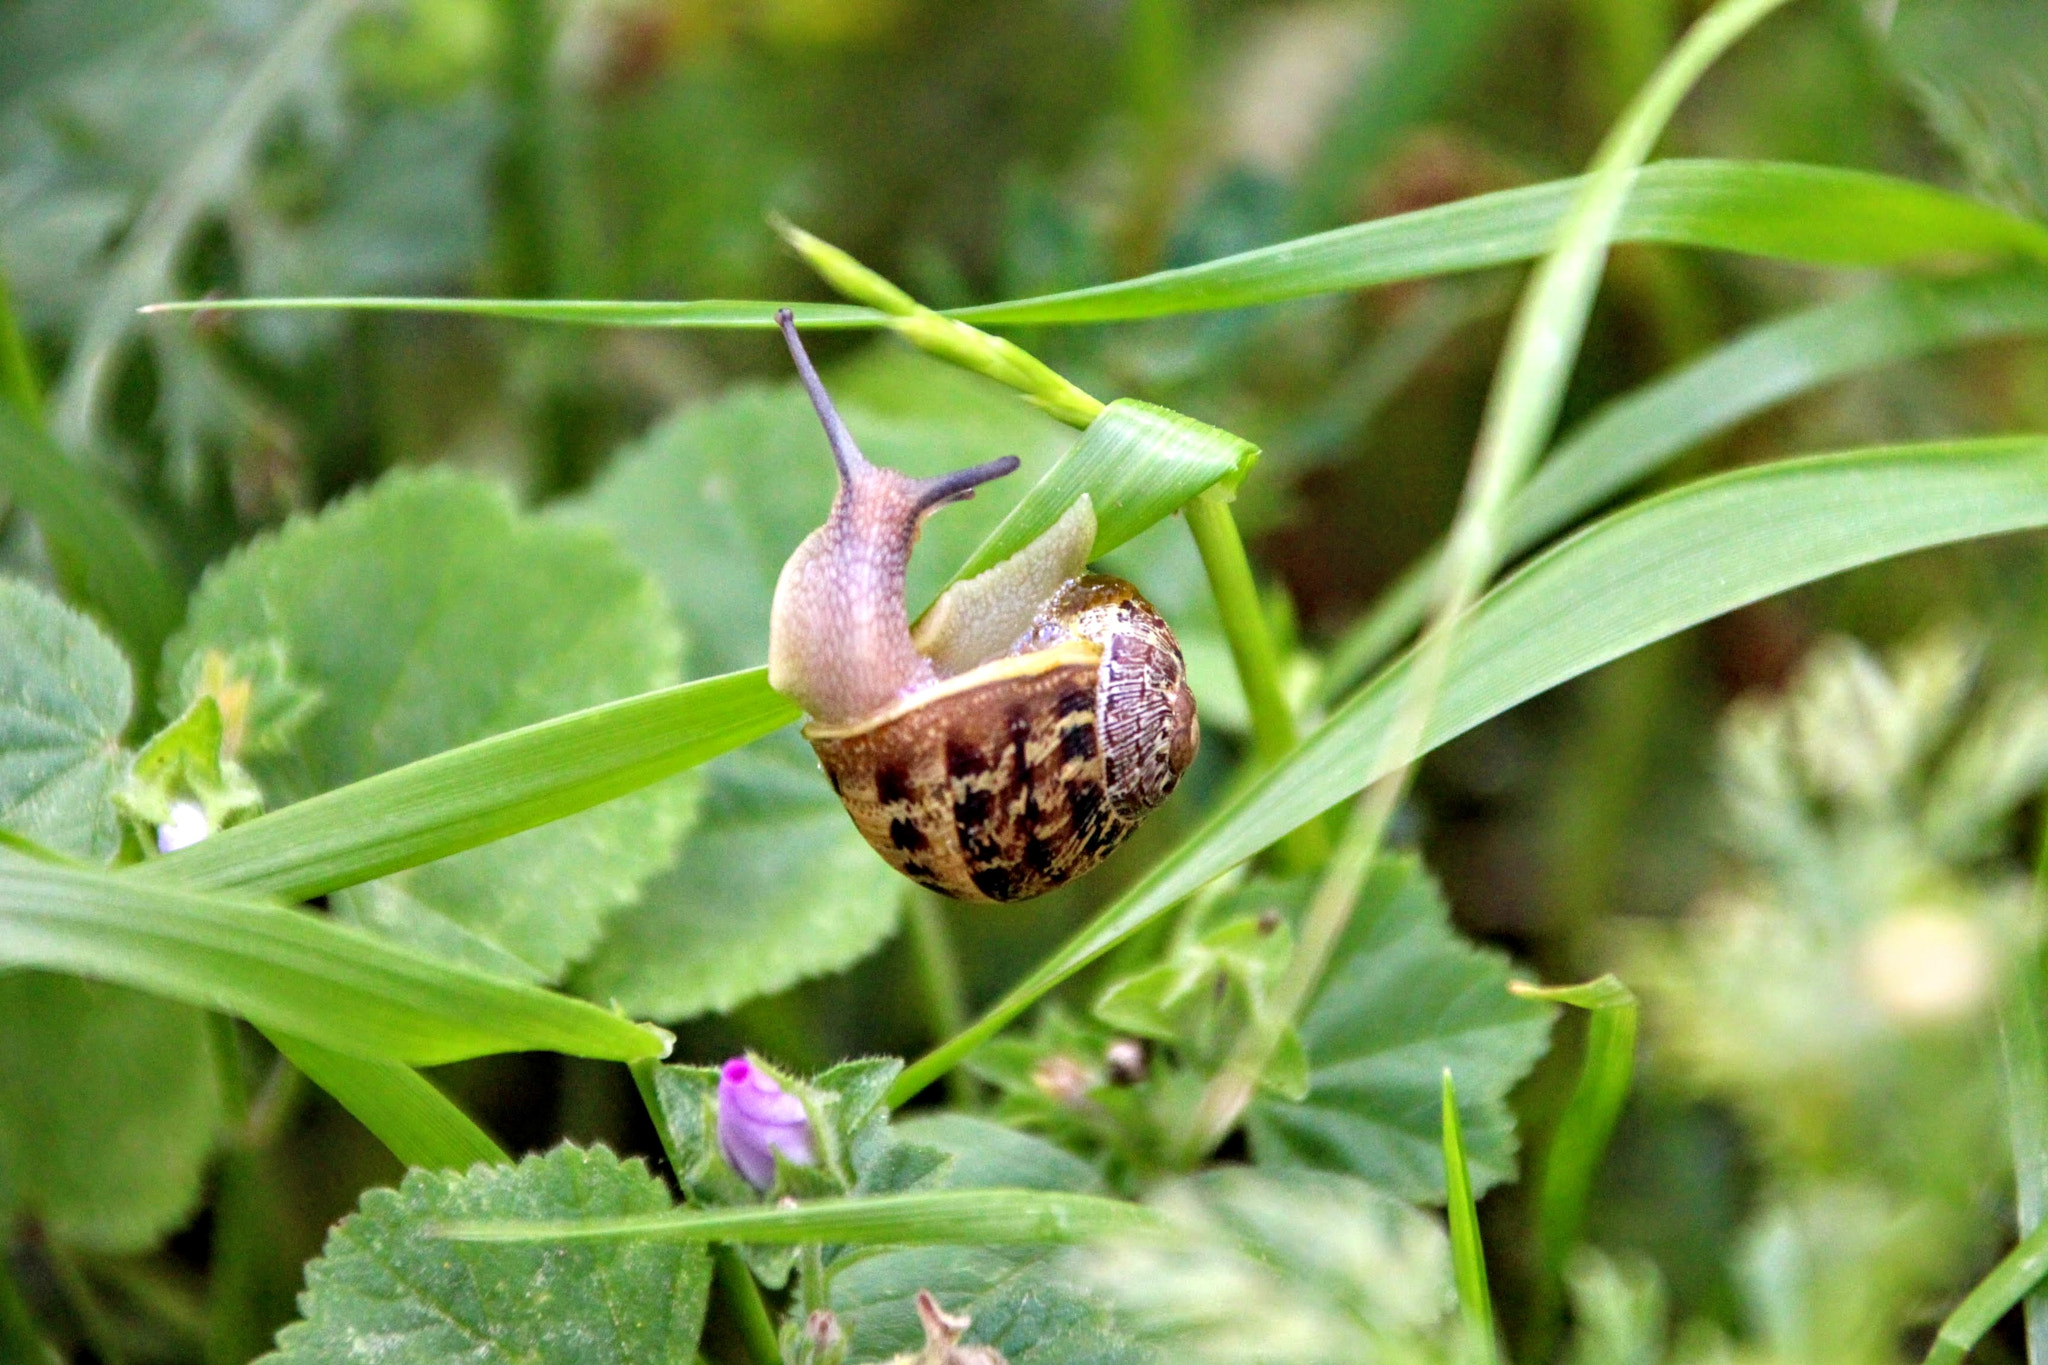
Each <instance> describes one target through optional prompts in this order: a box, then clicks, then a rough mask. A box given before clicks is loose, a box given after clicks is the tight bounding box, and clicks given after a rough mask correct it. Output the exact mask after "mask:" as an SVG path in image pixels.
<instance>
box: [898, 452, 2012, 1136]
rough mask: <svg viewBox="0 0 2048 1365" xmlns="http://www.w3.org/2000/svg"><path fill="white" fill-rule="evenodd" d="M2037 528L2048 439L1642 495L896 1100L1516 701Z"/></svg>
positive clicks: (1170, 858) (1234, 805) (1223, 824)
mask: <svg viewBox="0 0 2048 1365" xmlns="http://www.w3.org/2000/svg"><path fill="white" fill-rule="evenodd" d="M2044 525H2048V437H2039V436H2034V437H2005V438H1998V439H1992V440H1978V441H1951V442H1938V443H1934V444H1929V445H1921V446H1902V447H1890V448H1880V449H1875V450H1864V451H1850V452H1845V453H1841V454H1834V455H1823V456H1810V457H1807V458H1803V459H1797V460H1785V461H1782V462H1779V463H1777V464H1772V465H1766V466H1760V467H1755V468H1749V469H1742V470H1737V471H1735V472H1733V473H1729V474H1724V475H1720V476H1718V477H1715V478H1711V479H1704V480H1700V481H1699V482H1696V483H1692V484H1688V485H1686V486H1684V487H1682V488H1678V489H1674V490H1673V491H1671V492H1669V493H1666V494H1663V495H1661V496H1659V497H1655V498H1649V499H1646V500H1644V501H1642V502H1639V503H1636V504H1633V505H1631V506H1629V507H1627V508H1624V509H1622V510H1621V511H1619V512H1616V513H1614V514H1612V515H1610V516H1608V517H1606V518H1604V519H1603V520H1601V521H1599V522H1596V523H1594V524H1593V525H1592V526H1589V527H1588V528H1586V529H1585V530H1583V531H1581V532H1579V533H1578V534H1577V535H1575V536H1573V537H1571V538H1570V539H1567V540H1565V541H1563V542H1562V543H1560V544H1559V545H1557V546H1556V547H1554V548H1553V549H1551V550H1548V551H1546V552H1545V553H1544V554H1542V555H1540V556H1538V557H1537V558H1536V559H1534V560H1532V561H1530V563H1528V564H1527V565H1525V566H1524V567H1523V568H1521V569H1520V570H1518V571H1517V572H1515V573H1514V574H1513V575H1512V576H1510V577H1509V578H1508V579H1507V580H1505V581H1504V582H1503V583H1501V584H1500V585H1499V586H1498V587H1496V588H1495V589H1494V590H1493V591H1492V592H1490V593H1489V594H1488V595H1487V596H1486V597H1485V598H1483V599H1481V601H1480V602H1479V603H1478V604H1477V605H1476V606H1475V607H1474V608H1473V610H1472V611H1471V613H1470V614H1469V620H1468V621H1467V622H1466V623H1465V624H1464V626H1463V629H1462V630H1461V631H1460V632H1459V638H1458V641H1457V644H1456V647H1455V649H1454V651H1453V656H1452V659H1451V663H1450V666H1449V669H1448V671H1447V675H1446V683H1445V687H1444V692H1443V696H1442V698H1441V700H1440V702H1439V704H1438V706H1437V707H1436V708H1435V710H1434V712H1433V714H1432V715H1431V717H1430V720H1429V724H1428V727H1427V728H1426V730H1425V731H1424V732H1423V734H1422V736H1421V738H1420V741H1419V742H1418V743H1417V744H1416V745H1415V746H1414V747H1413V749H1412V750H1409V751H1405V752H1403V751H1396V752H1394V753H1391V754H1388V753H1384V752H1383V746H1382V745H1381V744H1380V743H1379V742H1378V740H1379V739H1380V737H1381V736H1383V735H1384V733H1385V732H1386V730H1387V728H1388V727H1389V726H1390V725H1391V724H1392V723H1393V721H1394V713H1395V709H1396V707H1397V705H1398V702H1399V698H1400V696H1401V692H1402V689H1403V688H1404V686H1405V685H1406V679H1407V675H1408V671H1409V669H1410V667H1412V662H1413V661H1412V658H1404V659H1402V660H1400V661H1398V662H1396V663H1395V664H1394V665H1393V666H1391V667H1389V668H1387V669H1385V670H1383V671H1382V672H1381V674H1380V675H1379V676H1378V677H1377V678H1375V679H1374V680H1373V682H1372V683H1370V684H1369V685H1367V686H1366V687H1365V688H1363V689H1361V690H1360V691H1359V692H1358V693H1357V694H1356V695H1354V696H1353V697H1351V699H1350V700H1348V701H1347V702H1346V703H1345V704H1344V705H1343V706H1341V707H1340V708H1338V709H1337V710H1336V711H1335V712H1333V713H1332V714H1331V715H1330V717H1329V718H1328V719H1327V720H1326V721H1324V723H1323V724H1322V725H1321V726H1320V727H1319V728H1318V729H1317V730H1316V731H1315V732H1314V733H1313V734H1311V735H1309V736H1308V737H1307V738H1306V739H1304V740H1303V741H1302V744H1301V746H1300V747H1299V748H1297V749H1296V750H1295V751H1294V752H1293V753H1292V754H1290V755H1288V757H1287V759H1286V760H1285V761H1283V762H1282V763H1281V764H1280V765H1279V766H1278V767H1276V768H1274V769H1272V770H1271V771H1269V772H1267V773H1264V774H1262V775H1261V776H1260V777H1259V778H1258V780H1257V781H1255V782H1253V783H1252V784H1250V785H1249V786H1248V787H1246V788H1245V789H1244V790H1243V791H1241V792H1240V793H1238V794H1237V795H1236V796H1235V797H1233V798H1232V799H1230V800H1229V801H1227V802H1225V803H1224V804H1223V805H1222V806H1221V807H1219V808H1218V809H1217V811H1216V812H1215V813H1214V814H1213V815H1212V816H1211V817H1210V818H1209V819H1208V820H1207V821H1206V822H1204V824H1203V825H1202V827H1201V828H1200V829H1198V830H1196V831H1194V832H1193V833H1191V834H1190V835H1189V836H1188V837H1187V838H1186V839H1184V840H1183V841H1182V842H1181V843H1180V844H1179V845H1177V846H1176V847H1175V849H1174V850H1173V852H1172V853H1170V854H1168V855H1167V856H1166V857H1165V858H1163V859H1161V860H1160V862H1159V863H1158V864H1157V865H1156V866H1154V867H1153V868H1152V869H1151V870H1150V871H1148V872H1147V873H1146V874H1145V875H1144V876H1142V877H1140V878H1139V879H1138V880H1137V882H1136V883H1134V884H1133V885H1132V886H1131V887H1130V888H1129V889H1128V890H1126V891H1125V892H1124V894H1123V895H1122V896H1121V897H1119V898H1118V899H1117V900H1116V901H1115V902H1114V903H1112V904H1111V905H1110V906H1109V907H1107V908H1106V909H1105V910H1104V911H1103V912H1102V913H1101V914H1100V915H1099V916H1097V917H1096V919H1095V920H1093V921H1092V922H1090V923H1089V924H1087V925H1085V926H1084V927H1083V928H1082V929H1081V930H1080V931H1079V932H1078V933H1077V934H1076V935H1075V936H1074V937H1073V938H1071V939H1069V940H1068V941H1067V943H1066V944H1065V945H1063V946H1062V947H1061V948H1060V949H1059V951H1057V952H1056V953H1054V954H1052V955H1051V956H1050V957H1049V958H1047V959H1046V960H1045V961H1044V962H1043V963H1042V964H1041V965H1040V966H1039V967H1038V968H1037V969H1036V970H1035V971H1033V972H1032V973H1031V975H1030V976H1028V977H1027V978H1025V980H1023V981H1022V982H1020V983H1018V985H1017V986H1016V987H1015V988H1013V989H1012V990H1011V991H1010V993H1009V994H1007V995H1006V996H1004V997H1003V998H1002V1000H1000V1001H998V1002H997V1003H996V1005H995V1006H993V1007H992V1008H991V1009H990V1010H989V1011H988V1013H986V1014H985V1015H983V1017H982V1018H981V1019H980V1020H978V1021H977V1022H976V1023H975V1024H974V1025H973V1026H972V1027H971V1028H969V1029H968V1030H967V1031H966V1032H965V1033H963V1034H961V1035H959V1036H958V1037H956V1038H954V1039H952V1040H950V1041H949V1042H948V1043H946V1044H945V1045H944V1046H942V1047H940V1048H938V1049H936V1050H935V1051H933V1052H932V1053H930V1054H929V1055H927V1056H926V1057H924V1058H921V1059H920V1060H919V1061H917V1062H916V1063H914V1064H913V1065H912V1066H910V1067H909V1068H908V1069H906V1070H905V1071H904V1073H903V1074H902V1075H901V1076H900V1077H899V1078H898V1079H897V1082H896V1084H895V1085H894V1086H893V1087H892V1088H891V1091H890V1096H891V1103H901V1102H902V1101H903V1100H904V1099H907V1098H908V1097H910V1096H912V1095H915V1094H916V1093H917V1092H918V1091H919V1090H922V1089H923V1088H924V1087H925V1086H926V1085H929V1084H930V1083H931V1082H932V1081H933V1080H935V1079H937V1078H938V1077H939V1076H941V1075H943V1074H944V1073H945V1072H946V1071H947V1070H948V1069H950V1068H951V1067H952V1066H954V1065H955V1064H957V1063H958V1062H959V1061H960V1059H961V1058H963V1057H965V1056H966V1055H967V1054H968V1053H970V1052H972V1051H973V1050H974V1049H975V1048H976V1047H978V1046H980V1045H981V1043H982V1042H984V1041H986V1040H987V1039H988V1038H990V1037H993V1036H994V1035H995V1033H996V1032H997V1031H999V1030H1000V1029H1001V1028H1002V1027H1003V1025H1005V1024H1006V1023H1008V1022H1009V1021H1010V1020H1012V1019H1014V1018H1016V1017H1017V1016H1018V1015H1019V1014H1021V1013H1022V1012H1023V1011H1024V1010H1026V1009H1028V1008H1029V1007H1030V1006H1031V1004H1032V1003H1033V1002H1035V1001H1036V1000H1038V999H1039V998H1040V997H1042V996H1043V995H1044V994H1045V993H1046V992H1047V991H1050V990H1052V989H1053V988H1054V987H1056V986H1058V985H1059V984H1060V983H1061V982H1063V981H1065V980H1066V979H1067V978H1068V977H1070V976H1072V975H1073V974H1074V973H1075V972H1077V971H1079V970H1081V969H1082V968H1083V967H1085V966H1087V965H1088V964H1089V963H1091V962H1093V961H1094V960H1095V959H1096V958H1097V957H1099V956H1101V955H1102V954H1103V953H1105V952H1108V951H1109V950H1110V949H1111V948H1113V947H1115V946H1116V945H1117V944H1118V943H1120V942H1121V941H1122V940H1123V939H1124V938H1125V937H1127V936H1128V935H1130V934H1132V933H1135V932H1136V931H1137V930H1139V929H1140V928H1142V927H1144V926H1145V925H1146V924H1148V923H1150V922H1151V920H1152V919H1153V918H1154V917H1155V916H1157V915H1159V914H1161V913H1163V912H1164V911H1165V910H1167V909H1168V908H1169V907H1171V906H1172V905H1174V904H1175V903H1177V902H1178V901H1179V900H1180V899H1181V898H1182V897H1184V896H1186V895H1188V894H1189V893H1190V892H1192V891H1194V890H1195V889H1196V888H1198V887H1200V886H1202V885H1203V884H1204V883H1206V882H1208V881H1209V880H1210V879H1211V878H1213V877H1216V876H1217V875H1219V874H1221V873H1223V872H1226V871H1228V870H1229V869H1230V868H1232V867H1234V866H1236V865H1237V864H1238V863H1240V862H1243V861H1244V860H1245V859H1247V858H1249V857H1251V856H1252V855H1253V854H1255V853H1257V852H1258V851H1259V850H1261V849H1263V848H1265V847H1267V846H1268V845H1270V844H1271V843H1273V842H1274V841H1275V840H1276V839H1278V838H1279V837H1280V836H1281V835H1283V834H1285V833H1286V832H1287V831H1289V830H1291V829H1293V828H1295V827H1296V826H1297V825H1300V824H1302V823H1303V822H1305V821H1307V820H1309V819H1312V818H1314V817H1315V816H1316V815H1318V814H1320V813H1321V812H1323V811H1325V810H1328V809H1329V808H1330V807H1331V806H1333V805H1335V804H1337V803H1338V802H1340V801H1342V800H1344V799H1345V798H1347V797H1349V796H1351V795H1352V794H1353V793H1355V792H1357V791H1359V790H1360V789H1361V788H1363V787H1364V786H1365V785H1366V784H1367V783H1369V782H1371V781H1373V780H1374V779H1375V778H1378V777H1380V776H1382V775H1384V773H1385V772H1386V771H1389V770H1390V765H1392V764H1396V763H1401V762H1407V761H1410V760H1412V759H1414V758H1416V757H1418V756H1419V755H1421V754H1424V753H1427V752H1429V751H1430V750H1431V749H1434V748H1436V747H1437V746H1438V745H1440V744H1442V743H1444V742H1445V741H1447V740H1450V739H1452V738H1454V737H1456V736H1457V735H1460V734H1463V733H1464V732H1465V731H1467V730H1469V729H1471V728H1472V727H1473V726H1476V725H1478V724H1480V723H1481V722H1483V721H1486V720H1489V719H1491V718H1492V717H1494V716H1497V715H1499V714H1500V713H1501V712H1503V711H1505V710H1507V709H1509V708H1510V707H1512V706H1514V705H1516V704H1518V703H1520V702H1523V701H1526V700H1528V699H1529V698H1530V697H1533V696H1536V695H1537V694H1539V693H1541V692H1544V691H1547V690H1549V689H1550V688H1552V687H1555V686H1556V685H1558V684H1559V683H1562V682H1566V681H1568V680H1570V679H1572V678H1575V677H1577V676H1579V675H1580V674H1582V673H1585V672H1589V671H1591V670H1592V669H1594V668H1597V667H1599V666H1600V665H1601V664H1603V663H1606V662H1607V661H1609V660H1610V659H1615V658H1618V657H1620V656H1621V655H1623V654H1627V653H1630V652H1631V651H1633V650H1636V649H1639V648H1641V647H1642V646H1644V645H1646V644H1649V643H1651V642H1653V641H1656V640H1660V639H1663V638H1664V637H1665V636H1668V635H1672V634H1676V633H1677V632H1678V631H1681V630H1683V629H1685V628H1686V627H1688V626H1693V625H1697V624H1699V623H1700V622H1701V621H1705V620H1709V619H1711V618H1713V617H1715V616H1719V615H1721V614H1722V613H1724V612H1728V611H1732V610H1734V609H1735V608H1737V607H1740V606H1745V605H1747V604H1748V603H1751V602H1755V601H1758V600H1760V599H1762V598H1765V597H1769V596H1772V595H1773V594H1776V593H1779V592H1783V591H1785V590H1787V589H1789V588H1794V587H1798V586H1799V585H1801V584H1803V583H1809V582H1812V581H1814V580H1815V579H1819V578H1825V577H1827V576H1828V575H1830V574H1835V573H1840V572H1842V571H1843V570H1845V569H1851V568H1855V567H1857V566H1858V565H1862V564H1869V563H1872V562H1874V561H1877V560H1881V559H1886V558H1889V557H1891V556H1894V555H1900V554H1905V553H1907V552H1909V551H1912V550H1917V549H1923V548H1926V547H1928V546H1932V545H1941V544H1946V543H1948V542H1951V541H1957V540H1968V539H1971V538H1974V537H1978V536H1987V535H1996V534H2000V533H2003V532H2008V531H2017V530H2022V529H2026V528H2030V527H2039V526H2044Z"/></svg>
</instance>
